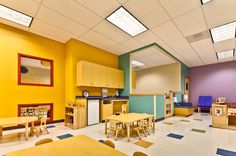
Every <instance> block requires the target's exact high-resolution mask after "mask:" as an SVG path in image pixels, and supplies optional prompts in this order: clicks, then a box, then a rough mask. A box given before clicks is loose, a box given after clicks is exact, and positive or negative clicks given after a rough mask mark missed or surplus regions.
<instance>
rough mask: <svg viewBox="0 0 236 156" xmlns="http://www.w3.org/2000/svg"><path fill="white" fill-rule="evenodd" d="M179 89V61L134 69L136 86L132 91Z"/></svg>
mask: <svg viewBox="0 0 236 156" xmlns="http://www.w3.org/2000/svg"><path fill="white" fill-rule="evenodd" d="M169 90H173V91H181V65H180V64H179V63H174V64H169V65H164V66H158V67H154V68H149V69H143V70H138V71H136V88H135V89H133V91H132V93H148V94H149V93H150V94H153V93H167V92H169Z"/></svg>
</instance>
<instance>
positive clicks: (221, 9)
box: [202, 0, 236, 18]
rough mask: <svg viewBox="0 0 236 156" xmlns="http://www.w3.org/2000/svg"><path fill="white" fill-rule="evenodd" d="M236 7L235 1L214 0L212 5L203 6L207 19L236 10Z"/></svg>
mask: <svg viewBox="0 0 236 156" xmlns="http://www.w3.org/2000/svg"><path fill="white" fill-rule="evenodd" d="M235 7H236V1H235V0H224V1H222V0H213V1H211V3H208V4H206V5H203V6H202V8H203V10H204V12H205V16H206V18H210V17H214V16H218V15H221V14H223V13H225V12H227V11H230V10H232V9H234V8H235Z"/></svg>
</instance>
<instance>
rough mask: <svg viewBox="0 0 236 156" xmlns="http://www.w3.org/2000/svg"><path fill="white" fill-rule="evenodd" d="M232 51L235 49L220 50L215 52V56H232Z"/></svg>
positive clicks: (222, 57)
mask: <svg viewBox="0 0 236 156" xmlns="http://www.w3.org/2000/svg"><path fill="white" fill-rule="evenodd" d="M234 51H235V49H231V50H226V51H220V52H217V53H216V56H217V58H218V59H224V58H229V57H233V56H234Z"/></svg>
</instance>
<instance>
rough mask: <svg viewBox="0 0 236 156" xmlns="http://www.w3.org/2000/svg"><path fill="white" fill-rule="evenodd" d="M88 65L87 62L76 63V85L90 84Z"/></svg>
mask: <svg viewBox="0 0 236 156" xmlns="http://www.w3.org/2000/svg"><path fill="white" fill-rule="evenodd" d="M89 68H90V65H89V63H87V62H84V61H80V62H78V63H77V78H76V79H77V80H76V81H77V82H76V83H77V86H89V85H90V70H89Z"/></svg>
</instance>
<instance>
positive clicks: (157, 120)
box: [155, 117, 165, 122]
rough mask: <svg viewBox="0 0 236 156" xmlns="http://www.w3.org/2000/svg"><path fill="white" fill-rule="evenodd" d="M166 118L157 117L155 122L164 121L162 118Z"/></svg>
mask: <svg viewBox="0 0 236 156" xmlns="http://www.w3.org/2000/svg"><path fill="white" fill-rule="evenodd" d="M164 119H165V118H164V117H162V118H159V119H156V120H155V122H159V121H162V120H164Z"/></svg>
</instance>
